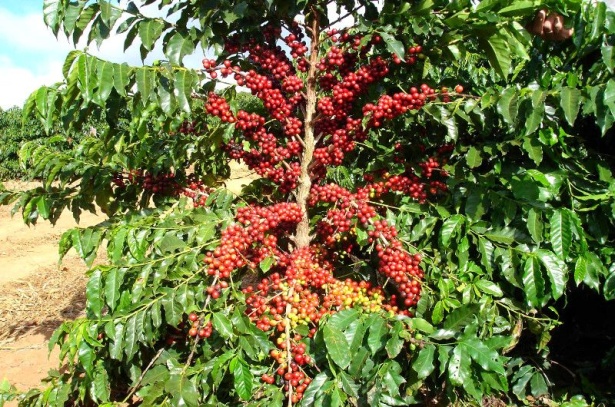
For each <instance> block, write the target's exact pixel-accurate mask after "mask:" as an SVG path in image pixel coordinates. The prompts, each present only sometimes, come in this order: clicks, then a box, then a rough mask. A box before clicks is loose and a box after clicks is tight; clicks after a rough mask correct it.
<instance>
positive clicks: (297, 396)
mask: <svg viewBox="0 0 615 407" xmlns="http://www.w3.org/2000/svg"><path fill="white" fill-rule="evenodd" d="M301 339H302V337H301V336H300V335H294V336H293V338H290V340H289V342H290V343H291V350H290V352H291V353H290V354H291V361H290V363H289V361H288V357H287V353H286V352H281V351H280V350H279V349H285V348H286V337H285V334H282V335H281V336H280V337H279V338H278V342H279V344H278V348H279V349H273V350H271V352H270V353H269V356H271V358H272V359H273V360H274V361H275V362H276V363H277V364H278V367H277V369H276V370H275V375H277V376H278V378H279V381H280V383H281V384H282V386H283V388H284V390H285V391H288V389H289V388H290V387H292V388H293V390H294V391H293V396H292V400H291V401H292V403H293V404H295V403H298V402H299V401H300V400H301V399H302V398H303V393H304V392H305V389H307V387H308V386H309V385H310V383H311V382H312V379H311V378H310V377H309V376H307V375H306V373H305V371H304V370H303V369H302V366H305V365H307V364H309V363H311V360H312V359H311V357H310V356H309V355H308V354H306V344H305V343H303V342H299V341H301ZM261 380H262V381H263V382H265V383H268V384H273V383H275V381H276V379H275V377H274V376H272V375H268V374H264V375H263V376H261Z"/></svg>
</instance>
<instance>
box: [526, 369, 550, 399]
mask: <svg viewBox="0 0 615 407" xmlns="http://www.w3.org/2000/svg"><path fill="white" fill-rule="evenodd" d="M530 389H531V391H532V395H533V396H534V397H540V396H544V395H547V394H549V387H548V386H547V382H546V381H545V379H544V377H543V375H542V373H541V372H536V373H534V375H533V376H532V379H531V380H530Z"/></svg>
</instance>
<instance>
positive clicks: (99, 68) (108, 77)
mask: <svg viewBox="0 0 615 407" xmlns="http://www.w3.org/2000/svg"><path fill="white" fill-rule="evenodd" d="M96 72H97V74H98V92H97V93H96V100H97V102H98V103H99V104H100V105H101V106H103V105H104V102H105V101H106V100H107V99H108V98H109V95H110V94H111V91H112V90H113V74H114V72H113V64H112V63H110V62H107V61H103V60H100V59H99V60H98V61H96Z"/></svg>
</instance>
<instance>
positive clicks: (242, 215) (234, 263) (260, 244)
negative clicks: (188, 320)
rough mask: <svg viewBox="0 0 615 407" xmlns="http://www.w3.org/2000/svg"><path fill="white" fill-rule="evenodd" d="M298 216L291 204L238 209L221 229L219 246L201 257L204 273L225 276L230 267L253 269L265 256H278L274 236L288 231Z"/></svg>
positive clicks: (276, 241) (295, 205)
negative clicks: (204, 266)
mask: <svg viewBox="0 0 615 407" xmlns="http://www.w3.org/2000/svg"><path fill="white" fill-rule="evenodd" d="M301 216H302V214H301V210H300V209H299V206H298V205H297V204H294V203H279V204H276V205H273V206H271V207H253V206H246V207H243V208H239V209H238V210H237V216H236V221H237V223H235V224H232V225H230V226H229V227H227V228H226V229H225V230H224V231H223V232H222V236H221V239H220V245H219V246H218V247H217V248H216V249H215V250H214V251H213V252H209V253H207V255H206V257H205V263H206V264H207V265H208V273H209V274H210V275H212V276H217V277H219V278H223V279H228V278H229V277H230V275H231V272H232V271H233V270H237V269H240V268H242V267H245V266H248V267H249V268H250V269H252V270H255V269H256V268H257V266H258V264H259V263H260V262H261V261H263V260H264V259H265V258H267V257H279V256H281V252H280V250H279V249H278V247H277V243H278V238H277V236H283V235H284V233H290V232H291V231H292V230H293V227H294V226H296V225H297V223H299V221H300V220H301Z"/></svg>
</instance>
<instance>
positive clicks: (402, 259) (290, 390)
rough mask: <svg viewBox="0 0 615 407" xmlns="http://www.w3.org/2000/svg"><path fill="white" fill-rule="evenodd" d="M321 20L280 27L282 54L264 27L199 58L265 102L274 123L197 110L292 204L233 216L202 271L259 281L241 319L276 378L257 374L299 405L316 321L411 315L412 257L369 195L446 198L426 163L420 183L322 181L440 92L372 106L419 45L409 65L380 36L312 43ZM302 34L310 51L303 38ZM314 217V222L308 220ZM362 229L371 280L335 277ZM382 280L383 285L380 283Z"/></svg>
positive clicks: (216, 99)
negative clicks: (267, 343) (259, 340)
mask: <svg viewBox="0 0 615 407" xmlns="http://www.w3.org/2000/svg"><path fill="white" fill-rule="evenodd" d="M318 21H319V19H318V16H317V13H316V12H315V11H313V12H312V13H311V14H308V18H307V25H308V26H307V27H306V31H305V33H304V32H303V31H302V28H301V26H299V25H298V24H294V25H293V26H291V27H290V28H289V34H288V35H286V36H285V37H284V38H283V41H284V42H285V43H286V45H287V46H288V48H289V49H290V52H289V53H288V54H290V55H287V54H286V53H285V52H284V51H283V49H282V48H281V47H279V46H278V45H277V41H278V39H280V38H281V36H282V29H281V27H280V26H279V25H275V24H268V25H266V26H265V27H263V38H264V41H262V42H259V41H258V40H257V39H255V38H252V39H250V40H249V41H247V42H244V43H242V42H241V41H240V38H239V37H238V36H233V37H231V38H230V39H229V40H228V42H227V43H226V46H225V51H226V53H227V58H228V59H226V60H224V61H223V62H222V64H217V62H216V61H213V60H209V59H205V60H203V68H204V69H205V71H206V72H207V73H208V74H209V75H210V77H211V78H212V79H216V78H217V77H218V75H220V76H222V77H228V76H231V75H232V76H233V78H234V79H235V81H236V82H237V83H238V84H239V85H242V86H246V87H247V88H249V89H250V90H251V92H252V94H254V95H256V96H257V97H258V98H259V99H260V100H261V101H262V102H263V105H264V107H265V109H266V111H267V114H268V115H269V116H270V118H271V120H268V119H267V118H265V117H264V116H262V115H259V114H257V113H250V112H246V111H243V110H239V111H237V112H233V111H232V110H231V106H230V104H229V102H228V101H227V100H226V99H224V98H223V97H222V96H219V95H217V94H215V93H210V94H209V96H208V97H207V98H206V101H205V110H206V112H207V113H208V114H210V115H213V116H216V117H218V118H219V119H220V120H221V121H222V122H224V123H227V124H228V125H230V126H234V128H235V134H234V135H233V137H232V139H231V140H229V141H228V142H227V143H226V147H225V148H226V149H227V151H228V153H229V155H230V156H231V157H232V158H234V159H238V160H241V161H243V162H244V163H245V164H246V165H247V166H248V167H249V168H250V169H252V170H254V171H255V172H256V173H258V174H259V175H261V176H262V177H264V178H267V179H269V180H270V181H272V182H273V183H274V184H276V185H277V186H278V189H279V191H280V192H281V193H283V194H286V195H287V196H291V197H293V198H294V199H292V202H284V203H277V204H274V205H271V206H268V207H260V206H254V205H249V206H247V207H242V208H239V209H238V212H237V216H236V218H235V223H233V224H231V225H230V226H228V227H227V228H226V229H225V230H224V231H223V232H222V237H221V242H220V245H219V246H218V247H217V248H216V249H215V250H213V251H212V252H210V253H207V254H206V256H205V263H206V264H207V266H208V273H209V274H210V275H211V276H214V277H215V278H218V279H219V280H220V283H222V282H224V281H225V280H228V279H229V278H230V277H231V274H235V273H239V275H240V276H241V275H243V274H246V275H247V274H252V275H253V274H260V271H261V270H262V271H263V272H264V273H265V275H264V276H262V277H263V278H262V279H261V281H260V283H258V284H257V285H256V286H252V285H247V286H244V288H243V292H244V293H245V295H246V304H247V311H246V313H247V315H248V316H249V318H250V319H251V320H252V321H253V322H254V323H255V324H256V326H257V327H258V328H259V329H261V330H263V331H264V332H266V333H268V335H269V336H270V338H271V340H272V341H273V342H274V343H275V344H276V347H277V349H276V350H274V351H272V352H271V355H270V356H271V357H272V358H273V359H274V360H275V361H276V363H277V365H278V367H277V369H276V370H275V373H276V374H274V375H270V374H265V375H263V376H262V381H263V382H264V383H268V384H273V383H276V382H277V383H278V384H279V385H281V386H282V387H283V388H284V391H285V392H286V395H287V402H288V406H292V405H294V404H295V403H297V402H298V401H300V400H301V398H302V395H303V392H304V391H305V389H306V388H307V386H308V385H309V383H310V381H311V379H310V373H314V372H315V371H317V370H318V369H317V367H316V366H314V365H313V360H312V358H311V357H310V355H309V354H308V351H309V338H311V337H313V336H314V335H315V334H316V332H317V329H318V327H319V323H320V321H321V319H322V318H323V317H324V316H325V315H330V314H333V313H336V312H338V311H340V310H343V309H347V308H353V307H357V308H362V309H364V310H366V311H369V312H387V313H390V314H391V315H395V314H396V313H401V314H404V315H411V312H410V310H409V308H410V307H413V306H414V305H416V303H417V302H418V300H419V299H420V294H421V280H422V278H423V271H422V270H421V268H420V266H419V265H420V262H421V256H420V255H418V254H416V255H412V254H410V253H408V252H407V251H405V250H404V249H403V247H402V242H401V241H400V240H399V239H398V238H397V229H396V228H395V227H394V226H392V225H390V224H388V222H387V221H386V220H385V219H384V218H383V217H382V216H381V215H380V214H379V213H378V211H377V210H376V208H375V207H374V206H372V204H370V202H369V199H370V198H371V199H374V198H379V197H381V196H382V195H383V194H385V193H398V194H399V193H402V194H405V195H408V196H410V197H412V198H414V199H416V200H417V201H419V202H424V201H425V200H426V199H427V198H428V196H429V195H428V194H431V196H435V195H436V194H438V193H439V192H441V191H444V190H446V186H445V185H444V184H443V183H442V182H441V181H439V180H432V179H431V178H432V175H433V174H434V170H436V169H438V167H439V162H438V161H437V160H436V159H435V158H430V159H429V160H428V161H425V162H423V163H419V164H418V167H419V168H420V169H421V170H422V177H423V179H421V178H419V176H418V175H416V174H415V173H414V171H416V170H417V169H416V168H412V169H410V168H408V169H407V171H406V173H403V174H397V175H394V176H390V175H389V174H386V175H383V174H381V176H380V177H379V178H381V179H382V180H381V181H375V179H376V177H374V176H373V175H367V176H366V179H365V181H367V185H365V186H364V187H362V188H359V189H358V190H357V191H356V192H352V191H350V190H347V189H344V188H342V187H340V186H337V185H333V184H325V183H324V182H323V180H324V178H325V175H326V171H327V168H329V167H331V166H337V165H340V164H342V162H343V161H344V158H345V157H346V155H347V154H348V153H349V152H351V151H353V150H354V149H355V147H356V145H357V143H361V142H364V141H365V140H367V138H368V137H370V136H374V135H376V134H378V129H379V128H380V127H382V126H384V125H385V124H386V123H387V122H388V121H390V120H393V119H395V118H396V117H398V116H400V115H402V114H404V113H406V112H408V111H410V110H416V109H420V108H422V107H423V106H424V105H425V104H426V103H428V102H429V101H433V100H435V99H436V97H437V95H436V93H435V91H434V90H433V89H431V88H430V87H429V86H428V85H426V84H422V85H421V86H419V87H409V88H408V91H399V92H395V93H392V94H382V95H381V96H380V97H378V98H377V99H376V100H372V101H370V100H369V98H368V95H369V90H370V88H371V87H372V85H375V84H378V83H381V82H383V81H384V79H385V78H386V77H387V75H389V73H390V72H391V71H392V69H393V67H394V66H395V65H399V64H402V63H404V62H405V63H406V64H407V65H408V66H411V65H413V64H415V63H417V61H418V59H420V55H421V51H422V48H421V46H420V45H413V46H411V47H410V48H409V49H408V58H407V60H406V61H402V60H401V59H400V58H399V57H397V56H391V57H390V58H389V59H386V58H384V57H383V56H382V55H381V54H382V53H383V52H385V51H384V48H385V45H384V44H383V40H382V38H381V37H380V36H378V35H374V36H372V38H371V40H369V41H363V38H362V37H361V36H360V35H353V34H351V33H350V32H349V31H347V30H346V31H342V32H338V31H337V30H330V31H329V32H327V33H325V34H322V35H321V32H320V30H321V27H320V26H319V23H318ZM306 33H307V35H308V36H309V47H308V46H307V45H306V43H305V42H304V41H303V38H304V37H305V35H306ZM323 49H325V50H326V52H324V53H323ZM308 51H309V52H308ZM238 59H247V60H248V62H249V63H251V65H252V66H253V69H250V70H248V71H247V72H246V71H245V70H242V69H241V68H240V67H239V65H238V64H236V63H234V62H232V60H238ZM446 96H447V97H449V95H448V94H447V95H446ZM396 150H401V146H400V148H397V147H396ZM396 159H397V157H396ZM368 178H369V179H368ZM315 214H319V220H318V221H317V222H315V221H314V219H315V218H311V216H312V217H313V216H314V215H315ZM359 231H360V232H361V233H362V234H363V235H365V236H368V239H367V244H368V245H369V246H371V248H372V249H373V250H374V251H375V254H376V256H375V257H374V258H373V259H367V261H370V260H371V261H373V262H374V263H375V264H376V265H377V268H376V269H377V271H378V275H375V276H373V278H371V279H370V281H363V280H362V279H358V280H359V281H355V280H353V279H351V278H346V279H343V280H342V279H340V278H339V273H338V272H337V271H339V270H342V269H343V268H344V267H345V265H344V264H343V261H342V260H341V259H342V257H343V256H341V255H340V254H343V253H349V254H352V252H353V251H359V250H361V251H362V252H363V253H361V254H362V255H365V254H369V253H365V252H367V251H368V250H366V249H367V246H366V245H365V244H366V242H363V241H361V242H358V238H357V234H358V232H359ZM359 243H360V244H361V245H363V246H360V245H359ZM361 257H365V256H361ZM353 275H354V273H352V274H351V276H353ZM380 280H385V281H387V282H390V284H387V283H385V284H386V285H387V286H386V287H384V286H381V285H378V281H380ZM299 327H302V330H306V329H307V332H309V334H308V335H307V338H304V337H302V336H301V335H299V334H298V333H297V329H298V328H299Z"/></svg>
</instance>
